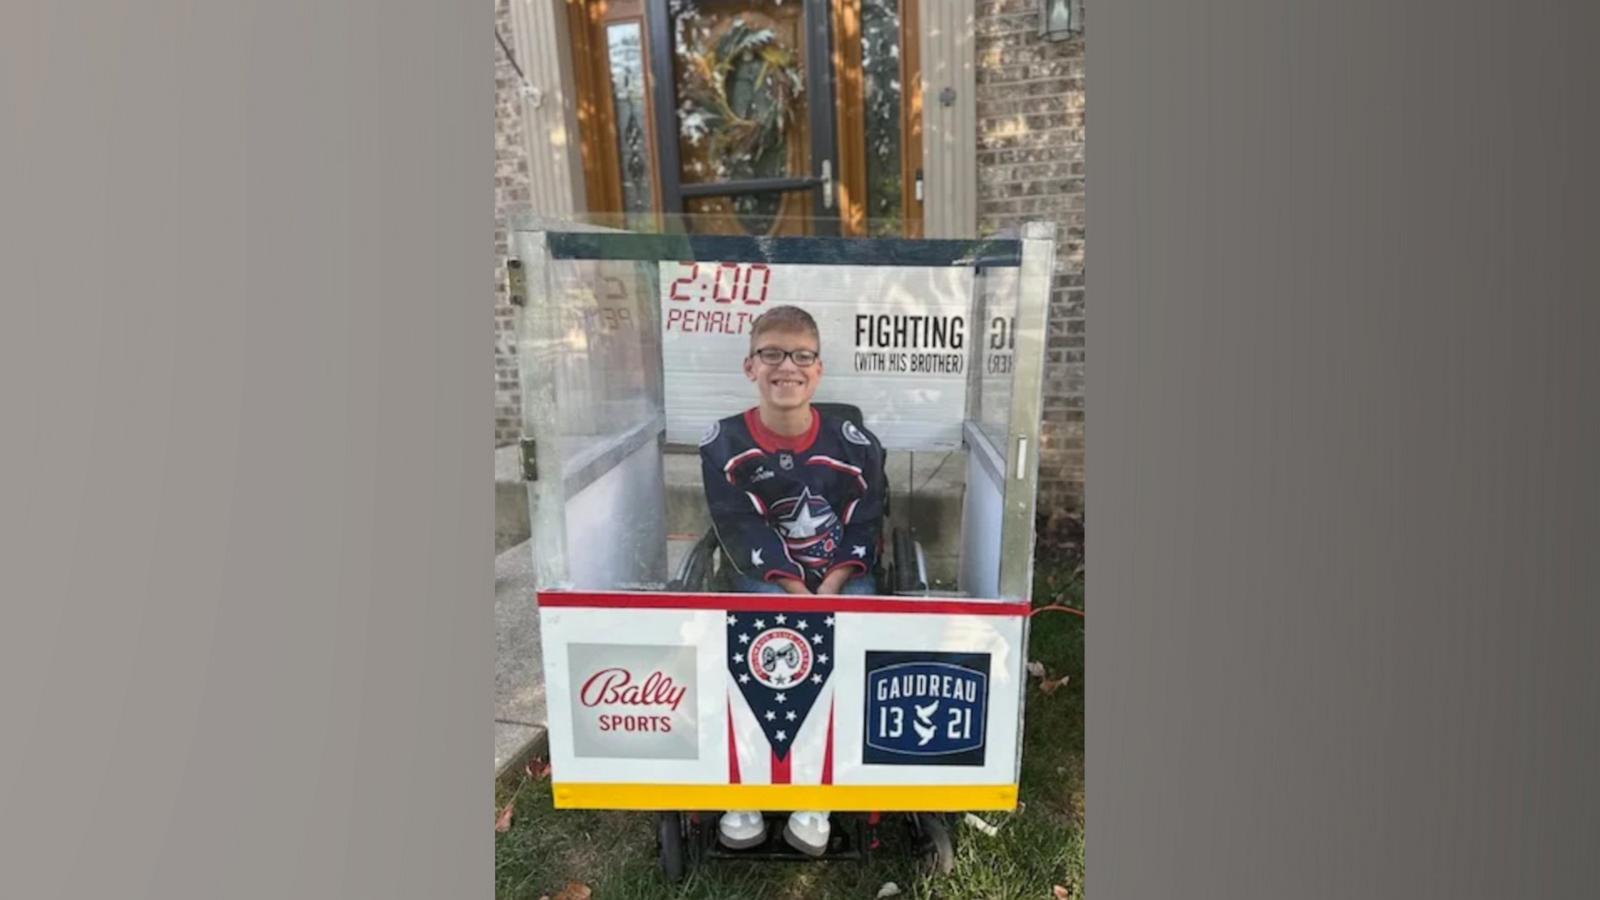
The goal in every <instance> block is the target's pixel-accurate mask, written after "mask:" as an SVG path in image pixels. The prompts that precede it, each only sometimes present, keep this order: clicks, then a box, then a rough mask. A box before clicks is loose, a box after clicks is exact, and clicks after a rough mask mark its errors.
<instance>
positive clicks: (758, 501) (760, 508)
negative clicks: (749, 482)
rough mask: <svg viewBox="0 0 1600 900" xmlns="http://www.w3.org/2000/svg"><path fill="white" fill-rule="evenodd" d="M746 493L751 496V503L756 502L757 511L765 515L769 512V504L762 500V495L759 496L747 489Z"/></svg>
mask: <svg viewBox="0 0 1600 900" xmlns="http://www.w3.org/2000/svg"><path fill="white" fill-rule="evenodd" d="M744 495H745V496H746V497H749V498H750V502H751V503H753V504H755V507H756V512H758V513H760V514H761V515H763V516H765V515H766V514H767V505H766V504H765V503H762V502H761V498H760V497H757V496H756V495H755V494H752V493H750V492H749V491H745V492H744Z"/></svg>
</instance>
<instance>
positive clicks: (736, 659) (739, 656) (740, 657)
mask: <svg viewBox="0 0 1600 900" xmlns="http://www.w3.org/2000/svg"><path fill="white" fill-rule="evenodd" d="M733 661H734V662H736V663H740V662H744V654H743V653H735V654H734V655H733Z"/></svg>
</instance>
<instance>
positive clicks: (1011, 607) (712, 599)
mask: <svg viewBox="0 0 1600 900" xmlns="http://www.w3.org/2000/svg"><path fill="white" fill-rule="evenodd" d="M537 596H538V601H539V605H540V606H543V607H549V608H551V609H561V608H574V607H593V608H599V609H619V608H620V609H715V610H725V611H728V612H766V611H768V610H772V611H775V612H850V613H855V612H861V613H904V614H912V615H917V614H927V615H941V616H1026V615H1027V614H1028V609H1029V604H1028V601H1027V600H951V599H944V598H923V597H886V596H877V597H861V596H850V597H845V596H841V595H838V594H835V595H832V596H828V597H815V596H813V597H807V596H805V595H803V594H677V593H668V592H665V591H662V592H656V591H556V590H550V591H539V592H538V595H537Z"/></svg>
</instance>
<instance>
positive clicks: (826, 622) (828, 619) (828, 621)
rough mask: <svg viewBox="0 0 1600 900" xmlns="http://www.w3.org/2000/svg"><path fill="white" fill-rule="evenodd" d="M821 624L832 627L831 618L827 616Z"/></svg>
mask: <svg viewBox="0 0 1600 900" xmlns="http://www.w3.org/2000/svg"><path fill="white" fill-rule="evenodd" d="M822 624H824V625H827V626H829V627H832V625H833V616H829V617H827V618H826V619H823V620H822Z"/></svg>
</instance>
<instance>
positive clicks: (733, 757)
mask: <svg viewBox="0 0 1600 900" xmlns="http://www.w3.org/2000/svg"><path fill="white" fill-rule="evenodd" d="M728 783H729V784H738V783H739V742H738V741H736V740H734V737H733V698H732V697H729V698H728Z"/></svg>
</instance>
